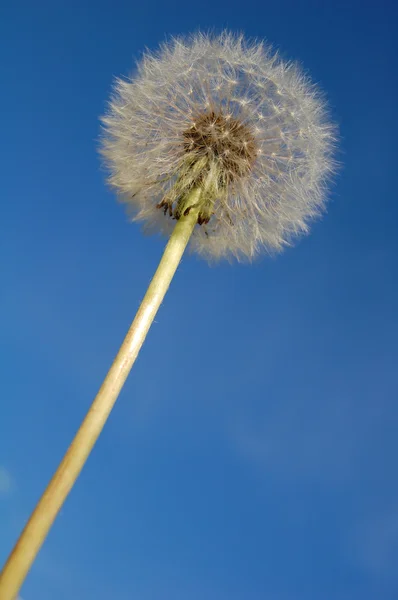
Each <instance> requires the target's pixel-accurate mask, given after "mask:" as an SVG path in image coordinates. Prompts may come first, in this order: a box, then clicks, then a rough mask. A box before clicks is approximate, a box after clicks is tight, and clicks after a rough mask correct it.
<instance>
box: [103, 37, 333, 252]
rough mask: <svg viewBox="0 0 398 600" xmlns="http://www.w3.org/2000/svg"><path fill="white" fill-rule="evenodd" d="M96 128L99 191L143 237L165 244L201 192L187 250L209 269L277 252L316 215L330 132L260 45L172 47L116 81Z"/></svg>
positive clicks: (200, 40)
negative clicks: (153, 233) (154, 234)
mask: <svg viewBox="0 0 398 600" xmlns="http://www.w3.org/2000/svg"><path fill="white" fill-rule="evenodd" d="M102 122H103V137H102V147H101V150H102V153H103V155H104V157H105V160H106V163H107V166H108V168H109V171H110V177H109V181H110V183H111V184H112V186H113V187H114V188H115V189H116V191H117V193H118V195H119V197H120V199H121V200H122V201H124V202H126V204H127V205H128V206H129V207H130V209H131V211H132V214H133V216H134V218H135V219H136V220H138V221H143V222H144V223H145V225H146V228H147V229H149V230H158V231H161V232H163V233H165V234H169V233H170V232H171V231H172V229H173V227H174V221H173V218H174V219H178V218H180V216H181V214H182V213H183V212H184V210H185V209H186V208H187V207H186V205H185V204H184V202H185V198H186V197H187V195H188V194H189V192H190V190H191V189H193V188H194V187H198V186H199V187H200V188H201V190H202V193H201V200H200V206H199V210H198V224H197V225H196V227H195V229H194V232H193V235H192V239H191V248H192V249H193V250H194V251H196V252H198V253H199V254H200V255H202V256H204V257H206V258H208V259H210V260H211V259H219V258H231V257H236V258H238V259H243V258H249V259H251V258H253V257H254V256H256V255H257V254H259V253H260V252H261V251H264V250H265V251H267V252H269V253H272V252H275V251H280V250H282V249H283V248H284V247H285V246H286V245H288V244H291V242H292V241H293V240H294V238H296V237H298V236H299V235H300V234H303V233H306V232H307V231H308V226H309V223H310V221H311V220H312V219H313V218H314V217H316V216H317V215H319V214H320V213H321V212H322V210H323V208H324V205H325V199H326V184H327V182H328V180H329V179H330V175H331V174H332V172H333V168H334V161H333V148H334V140H335V135H334V131H335V129H334V127H333V125H332V124H330V122H329V121H328V117H327V112H326V110H325V104H324V101H323V99H322V98H321V96H320V95H319V93H318V92H317V90H316V88H315V87H314V86H313V84H312V83H311V82H310V81H309V80H308V79H307V77H306V76H304V75H303V74H302V72H301V71H300V69H299V68H298V67H297V66H296V65H294V64H293V63H285V62H283V61H282V60H281V59H280V58H279V57H278V55H277V54H275V53H273V52H272V51H271V50H270V49H269V48H267V47H266V46H265V45H264V44H260V43H248V42H246V41H245V40H244V38H243V36H234V35H233V34H230V33H223V34H222V35H220V36H210V35H204V34H196V35H193V36H191V37H188V38H177V39H174V40H172V41H171V42H170V43H166V44H164V45H162V46H161V48H160V50H159V51H158V52H157V53H147V54H145V55H144V57H143V58H142V60H141V61H140V62H139V63H138V65H137V70H136V72H135V73H134V75H133V77H132V78H131V79H128V80H123V79H118V80H117V81H116V85H115V89H114V93H113V96H112V98H111V101H110V103H109V107H108V111H107V114H106V115H105V116H104V117H103V119H102Z"/></svg>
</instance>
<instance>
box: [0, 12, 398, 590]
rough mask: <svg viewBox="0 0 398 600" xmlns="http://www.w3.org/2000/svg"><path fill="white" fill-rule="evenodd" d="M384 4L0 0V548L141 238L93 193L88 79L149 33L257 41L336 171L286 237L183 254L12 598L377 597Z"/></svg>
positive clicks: (390, 525) (51, 452)
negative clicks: (326, 135) (316, 115)
mask: <svg viewBox="0 0 398 600" xmlns="http://www.w3.org/2000/svg"><path fill="white" fill-rule="evenodd" d="M393 4H394V3H393V1H392V0H391V1H390V2H388V1H387V0H381V1H377V2H376V1H375V0H373V1H370V0H362V1H357V2H354V1H352V0H347V1H345V2H343V1H341V0H324V1H319V2H316V1H310V0H300V1H298V0H278V1H275V2H272V3H271V2H268V1H267V0H265V1H261V2H260V1H257V2H255V1H254V0H245V1H242V2H236V1H235V2H234V1H231V0H229V1H227V0H201V1H200V2H181V1H180V0H177V1H176V2H160V1H159V0H145V1H141V2H137V1H134V0H129V1H128V2H127V1H121V0H113V1H110V0H99V1H95V2H94V0H91V1H89V0H79V1H78V0H63V1H60V0H55V1H54V0H53V1H51V2H50V1H49V0H42V1H39V2H32V1H27V0H25V1H18V0H16V1H15V2H13V3H11V2H8V3H7V4H6V5H5V6H4V7H3V9H2V17H1V26H0V27H1V36H0V39H1V42H0V43H1V46H2V50H1V56H2V63H3V64H2V70H1V84H2V85H1V87H2V91H1V95H0V109H1V113H0V114H1V148H2V150H1V153H2V156H1V165H2V194H1V197H2V220H1V221H2V222H1V225H0V227H1V255H2V276H1V288H2V289H1V303H0V305H1V340H2V343H1V345H2V348H1V366H2V376H1V384H0V385H1V388H0V394H1V420H0V532H1V533H0V562H3V560H5V558H6V556H7V554H8V552H9V550H10V548H11V547H12V544H13V543H14V541H15V540H16V538H17V535H18V533H19V532H20V530H21V528H22V526H23V524H24V522H25V520H26V519H27V517H28V515H29V514H30V511H31V509H32V508H33V506H34V504H35V502H36V500H37V499H38V497H39V496H40V494H41V492H42V491H43V488H44V486H45V485H46V483H47V481H48V480H49V477H50V476H51V474H52V472H53V471H54V469H55V468H56V465H57V463H58V461H59V460H60V458H61V457H62V455H63V453H64V451H65V450H66V448H67V446H68V443H69V441H70V440H71V438H72V436H73V434H74V432H75V430H76V428H77V426H78V425H79V423H80V421H81V419H82V418H83V416H84V414H85V412H86V410H87V408H88V406H89V404H90V403H91V400H92V398H93V396H94V395H95V393H96V391H97V389H98V386H99V385H100V383H101V381H102V378H103V376H104V375H105V373H106V371H107V368H108V366H109V365H110V362H111V360H112V358H113V356H114V354H115V352H116V350H117V348H118V346H119V344H120V342H121V340H122V338H123V336H124V333H125V332H126V330H127V328H128V326H129V323H130V321H131V319H132V318H133V316H134V312H135V310H136V308H137V305H138V302H139V300H140V298H141V297H142V295H143V292H144V290H145V288H146V285H147V283H148V281H149V279H150V277H151V275H152V273H153V271H154V269H155V266H156V264H157V261H158V259H159V257H160V255H161V252H162V247H163V241H162V240H161V239H158V238H156V237H155V238H148V237H144V236H143V235H142V234H141V232H140V229H139V227H138V226H136V225H134V224H133V225H132V224H130V223H128V221H127V218H126V216H125V213H124V208H123V207H122V206H120V205H118V204H117V203H116V202H115V200H114V197H113V195H112V193H111V192H110V191H109V190H108V189H107V188H106V186H105V184H104V172H103V171H102V170H101V168H100V164H99V160H98V156H97V153H96V147H97V138H98V133H99V123H98V116H99V115H100V114H101V113H102V112H103V110H104V106H105V102H106V100H107V98H108V96H109V92H110V87H111V84H112V78H113V76H115V75H119V74H126V73H128V72H129V71H130V69H131V67H132V65H133V62H134V60H135V58H137V57H138V56H139V55H140V52H141V50H142V49H143V48H144V47H145V46H148V47H149V48H154V47H156V46H157V45H158V43H159V42H161V41H162V40H163V39H164V37H165V35H166V34H177V33H188V32H190V31H193V30H196V29H197V28H198V27H200V28H202V29H207V28H210V27H211V28H215V29H216V30H219V29H221V28H223V27H228V28H230V29H232V30H242V31H244V32H245V33H246V34H247V35H248V36H258V37H261V38H266V39H268V40H269V41H270V42H272V43H273V44H275V45H276V46H277V47H279V48H280V49H281V50H282V53H283V55H284V56H285V57H287V58H294V59H297V60H299V61H301V62H302V63H303V64H304V65H305V67H306V68H307V69H308V70H309V72H310V73H311V75H312V76H313V78H314V79H315V80H316V81H317V82H319V83H320V85H321V87H322V88H323V89H324V90H325V91H326V93H327V95H328V97H329V101H330V105H331V109H332V113H333V116H334V118H335V120H336V121H337V122H338V123H339V126H340V131H341V138H342V140H341V152H340V155H339V158H340V160H341V162H342V163H343V167H342V169H341V172H340V175H339V177H338V180H337V183H336V185H335V186H334V188H333V193H332V198H331V202H330V204H329V210H328V214H327V215H326V217H325V218H324V219H323V220H322V221H320V222H318V223H316V225H315V226H314V227H313V230H312V234H311V236H310V237H308V238H306V239H304V240H302V241H301V242H300V243H299V244H298V246H297V247H296V248H295V249H292V250H289V251H287V252H286V253H285V254H284V255H282V256H280V257H278V258H275V259H267V258H264V259H263V260H260V261H258V262H257V263H255V264H254V265H252V266H239V265H234V266H232V267H231V266H230V265H227V264H226V265H221V266H218V267H212V268H209V267H208V266H207V265H206V264H205V263H204V262H202V261H200V260H198V259H196V258H195V257H192V256H187V257H186V258H185V259H184V261H183V263H182V265H181V267H180V269H179V271H178V273H177V276H176V279H175V280H174V282H173V285H172V288H171V290H170V292H169V295H168V296H167V299H166V301H165V303H164V305H163V306H162V308H161V311H160V313H159V315H158V317H157V319H156V323H155V325H154V327H153V329H152V330H151V332H150V335H149V337H148V339H147V342H146V344H145V346H144V350H143V351H142V353H141V355H140V358H139V360H138V362H137V364H136V366H135V367H134V370H133V372H132V375H131V377H130V379H129V380H128V383H127V385H126V387H125V389H124V391H123V393H122V395H121V397H120V400H119V401H118V403H117V405H116V407H115V410H114V412H113V413H112V415H111V418H110V420H109V422H108V424H107V426H106V428H105V430H104V432H103V435H102V436H101V438H100V440H99V442H98V444H97V446H96V448H95V450H94V452H93V454H92V456H91V457H90V459H89V461H88V463H87V465H86V467H85V469H84V471H83V474H82V476H81V478H80V479H79V481H78V484H77V485H76V487H75V489H74V490H73V492H72V494H71V495H70V497H69V499H68V500H67V502H66V504H65V506H64V509H63V510H62V513H61V515H60V517H59V518H58V520H57V522H56V524H55V526H54V528H53V530H52V531H51V534H50V536H49V538H48V540H47V542H46V543H45V545H44V547H43V550H42V552H41V553H40V556H39V558H38V560H37V562H36V563H35V566H34V568H33V569H32V571H31V573H30V575H29V577H28V579H27V581H26V584H25V586H24V587H23V590H22V592H21V596H22V598H23V600H87V599H91V598H92V599H95V600H109V599H112V600H114V599H115V600H116V599H117V600H204V599H206V600H393V599H396V598H397V597H398V473H397V454H398V439H397V438H398V436H397V430H398V403H397V400H398V374H397V370H396V369H397V362H398V361H397V359H398V342H397V339H398V315H397V312H398V311H397V306H398V281H397V280H398V278H397V273H398V270H397V262H398V260H397V257H398V241H397V224H398V205H397V182H396V172H397V151H396V140H397V133H398V131H397V118H396V117H397V112H396V106H397V87H398V86H397V71H398V69H397V65H396V60H395V57H396V56H397V44H396V41H395V40H394V35H396V22H397V9H396V8H394V6H393Z"/></svg>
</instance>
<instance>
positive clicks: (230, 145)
mask: <svg viewBox="0 0 398 600" xmlns="http://www.w3.org/2000/svg"><path fill="white" fill-rule="evenodd" d="M103 127H104V130H103V138H102V153H103V155H104V157H105V160H106V163H107V165H108V167H109V170H110V183H111V184H112V186H113V187H114V188H115V190H116V192H117V194H118V195H119V197H120V199H121V200H122V201H123V202H125V203H126V204H127V205H128V206H129V207H130V209H131V211H132V213H133V216H134V218H135V219H136V220H138V221H142V222H144V223H145V227H146V228H147V229H149V230H156V231H161V232H163V233H165V234H170V239H169V242H168V244H167V245H166V248H165V251H164V254H163V257H162V259H161V261H160V263H159V267H158V269H157V271H156V273H155V275H154V277H153V279H152V281H151V284H150V286H149V288H148V291H147V293H146V295H145V297H144V299H143V301H142V303H141V306H140V308H139V310H138V312H137V315H136V317H135V319H134V321H133V323H132V325H131V327H130V329H129V331H128V333H127V336H126V338H125V340H124V342H123V344H122V346H121V348H120V350H119V353H118V354H117V356H116V358H115V360H114V363H113V365H112V366H111V368H110V370H109V372H108V375H107V376H106V378H105V380H104V383H103V384H102V386H101V388H100V390H99V392H98V394H97V396H96V398H95V400H94V402H93V404H92V406H91V408H90V410H89V412H88V414H87V416H86V417H85V419H84V421H83V423H82V425H81V427H80V429H79V431H78V433H77V434H76V436H75V438H74V440H73V441H72V444H71V446H70V447H69V450H68V451H67V453H66V455H65V457H64V458H63V460H62V461H61V464H60V466H59V468H58V470H57V472H56V473H55V475H54V477H53V478H52V480H51V481H50V483H49V485H48V487H47V489H46V491H45V492H44V495H43V496H42V498H41V500H40V501H39V503H38V505H37V506H36V509H35V510H34V512H33V513H32V516H31V518H30V519H29V521H28V523H27V525H26V527H25V529H24V531H23V532H22V534H21V536H20V538H19V541H18V542H17V544H16V546H15V548H14V550H13V552H12V554H11V555H10V558H9V559H8V561H7V563H6V565H5V567H4V570H3V572H2V575H1V576H0V597H1V600H13V598H15V597H16V595H17V593H18V591H19V588H20V586H21V585H22V582H23V580H24V578H25V576H26V574H27V572H28V570H29V568H30V566H31V564H32V562H33V560H34V558H35V556H36V554H37V552H38V551H39V549H40V547H41V545H42V543H43V541H44V539H45V537H46V535H47V533H48V531H49V529H50V527H51V525H52V523H53V521H54V519H55V517H56V515H57V513H58V511H59V510H60V508H61V506H62V504H63V502H64V500H65V498H66V496H67V495H68V493H69V491H70V490H71V488H72V486H73V484H74V483H75V481H76V479H77V477H78V475H79V473H80V471H81V470H82V468H83V466H84V463H85V461H86V459H87V457H88V455H89V453H90V452H91V449H92V448H93V446H94V444H95V442H96V440H97V438H98V436H99V434H100V432H101V430H102V428H103V426H104V424H105V422H106V420H107V417H108V416H109V413H110V411H111V410H112V407H113V405H114V403H115V402H116V399H117V397H118V395H119V392H120V390H121V388H122V386H123V384H124V382H125V380H126V378H127V375H128V373H129V372H130V369H131V367H132V365H133V363H134V361H135V359H136V357H137V355H138V352H139V350H140V348H141V346H142V344H143V342H144V340H145V337H146V334H147V332H148V330H149V328H150V326H151V324H152V321H153V319H154V317H155V315H156V312H157V310H158V308H159V306H160V304H161V302H162V300H163V298H164V296H165V294H166V291H167V289H168V287H169V284H170V282H171V280H172V278H173V275H174V273H175V271H176V269H177V266H178V264H179V262H180V260H181V257H182V255H183V252H184V250H185V248H186V246H187V244H188V243H190V245H191V248H192V250H194V251H195V252H197V253H198V254H199V255H201V256H203V257H205V258H206V259H208V260H218V259H221V258H228V259H231V258H233V257H235V258H237V259H252V258H253V257H255V256H256V255H258V254H259V253H260V252H261V251H266V252H268V253H272V252H278V251H280V250H282V249H283V248H284V246H286V245H288V244H290V243H291V242H292V241H293V240H294V238H296V237H297V236H299V235H300V234H302V233H305V232H307V230H308V225H309V222H310V221H311V219H313V218H314V217H315V216H317V215H319V214H320V213H321V212H322V209H323V207H324V203H325V191H326V183H327V181H328V179H329V176H330V174H331V173H332V171H333V158H332V150H333V142H334V135H333V131H334V130H333V127H332V126H331V124H330V123H329V122H328V119H327V116H326V112H325V107H324V103H323V101H322V99H321V98H320V96H319V94H318V93H317V91H316V89H315V88H314V86H313V85H312V84H311V83H310V82H309V80H308V79H307V78H306V77H305V76H304V75H303V74H302V72H301V71H300V69H299V68H298V67H297V66H296V65H294V64H291V63H289V64H287V63H285V62H283V61H282V60H280V59H279V57H278V56H277V55H276V54H274V53H272V52H271V50H270V49H268V48H267V47H265V46H264V45H263V44H257V43H253V44H249V43H246V42H245V40H244V38H243V37H242V36H233V35H231V34H229V33H224V34H223V35H221V36H219V37H216V36H213V37H212V36H207V35H203V34H197V35H195V36H192V37H191V38H187V39H183V38H180V39H175V40H173V41H172V42H171V43H167V44H165V45H163V46H162V47H161V49H160V51H159V52H158V53H157V54H150V53H147V54H146V55H145V56H144V57H143V59H142V60H141V62H140V63H139V64H138V68H137V72H136V73H135V75H134V76H133V78H132V79H128V80H123V79H119V80H117V82H116V86H115V89H114V93H113V97H112V99H111V102H110V104H109V109H108V112H107V115H106V116H105V117H104V118H103Z"/></svg>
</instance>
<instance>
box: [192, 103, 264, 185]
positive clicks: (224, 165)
mask: <svg viewBox="0 0 398 600" xmlns="http://www.w3.org/2000/svg"><path fill="white" fill-rule="evenodd" d="M183 138H184V150H185V152H187V153H193V154H194V155H195V156H196V157H197V158H198V159H199V158H202V157H206V156H207V157H208V158H209V159H215V160H217V162H218V163H219V167H220V169H219V172H220V177H221V178H222V183H224V184H228V183H231V182H233V181H236V180H237V179H239V178H240V177H243V176H244V175H247V174H248V173H249V172H250V170H251V168H252V166H253V163H254V161H255V160H256V156H257V145H256V141H255V138H254V136H253V134H252V133H251V131H250V128H249V127H248V126H247V125H245V124H243V123H241V121H239V120H238V119H236V118H234V117H231V116H229V115H224V114H222V113H215V112H214V111H213V112H210V113H203V114H200V115H199V116H198V117H197V118H196V119H195V121H194V122H193V123H192V125H191V126H190V127H189V129H187V130H185V131H184V132H183Z"/></svg>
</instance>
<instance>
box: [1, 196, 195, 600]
mask: <svg viewBox="0 0 398 600" xmlns="http://www.w3.org/2000/svg"><path fill="white" fill-rule="evenodd" d="M200 194H201V191H200V189H194V190H193V191H192V192H191V193H190V195H189V196H190V198H189V202H190V204H192V205H197V204H198V200H199V198H200ZM197 219H198V210H197V209H196V208H192V210H191V211H190V212H189V214H188V215H187V216H185V217H181V219H179V221H178V222H177V224H176V226H175V228H174V231H173V233H172V235H171V237H170V239H169V242H168V243H167V246H166V248H165V250H164V253H163V256H162V259H161V261H160V263H159V266H158V268H157V270H156V273H155V275H154V277H153V279H152V281H151V283H150V285H149V287H148V290H147V292H146V294H145V296H144V299H143V301H142V303H141V306H140V307H139V309H138V312H137V314H136V317H135V319H134V321H133V323H132V325H131V327H130V329H129V331H128V333H127V335H126V337H125V339H124V341H123V344H122V346H121V347H120V350H119V352H118V354H117V356H116V358H115V360H114V362H113V364H112V366H111V368H110V369H109V372H108V374H107V376H106V378H105V380H104V382H103V384H102V386H101V388H100V390H99V392H98V394H97V396H96V397H95V399H94V401H93V403H92V405H91V408H90V409H89V411H88V413H87V415H86V417H85V419H84V421H83V423H82V424H81V426H80V429H79V430H78V432H77V434H76V436H75V438H74V439H73V441H72V443H71V445H70V446H69V449H68V451H67V452H66V454H65V456H64V458H63V459H62V461H61V463H60V465H59V467H58V469H57V471H56V472H55V474H54V476H53V478H52V479H51V481H50V483H49V484H48V486H47V488H46V490H45V492H44V494H43V496H42V497H41V499H40V500H39V502H38V504H37V506H36V508H35V510H34V511H33V513H32V515H31V517H30V519H29V521H28V523H27V524H26V526H25V528H24V530H23V531H22V533H21V535H20V537H19V540H18V542H17V543H16V545H15V547H14V549H13V551H12V553H11V554H10V556H9V558H8V561H7V562H6V564H5V566H4V568H3V571H2V573H1V574H0V600H14V599H15V598H16V596H17V594H18V592H19V589H20V587H21V585H22V583H23V581H24V580H25V577H26V575H27V573H28V571H29V569H30V567H31V565H32V563H33V561H34V559H35V557H36V555H37V553H38V552H39V550H40V548H41V546H42V544H43V542H44V540H45V538H46V536H47V534H48V532H49V530H50V528H51V525H52V524H53V522H54V520H55V518H56V516H57V514H58V512H59V510H60V508H61V507H62V505H63V503H64V501H65V499H66V497H67V495H68V494H69V492H70V490H71V489H72V487H73V485H74V483H75V481H76V479H77V478H78V476H79V474H80V472H81V470H82V468H83V466H84V464H85V462H86V460H87V458H88V456H89V454H90V452H91V450H92V448H93V446H94V444H95V442H96V441H97V439H98V437H99V435H100V433H101V431H102V429H103V427H104V425H105V422H106V420H107V418H108V416H109V414H110V412H111V410H112V408H113V406H114V404H115V402H116V400H117V398H118V395H119V393H120V391H121V389H122V387H123V384H124V382H125V381H126V379H127V376H128V374H129V372H130V370H131V367H132V366H133V364H134V361H135V359H136V358H137V355H138V353H139V351H140V349H141V346H142V344H143V343H144V340H145V338H146V335H147V333H148V331H149V328H150V326H151V324H152V322H153V320H154V318H155V315H156V313H157V311H158V309H159V307H160V305H161V303H162V301H163V298H164V296H165V294H166V292H167V290H168V288H169V285H170V282H171V280H172V278H173V276H174V273H175V272H176V269H177V267H178V264H179V262H180V260H181V257H182V255H183V253H184V250H185V248H186V246H187V244H188V241H189V239H190V237H191V234H192V232H193V229H194V227H195V224H196V222H197Z"/></svg>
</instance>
